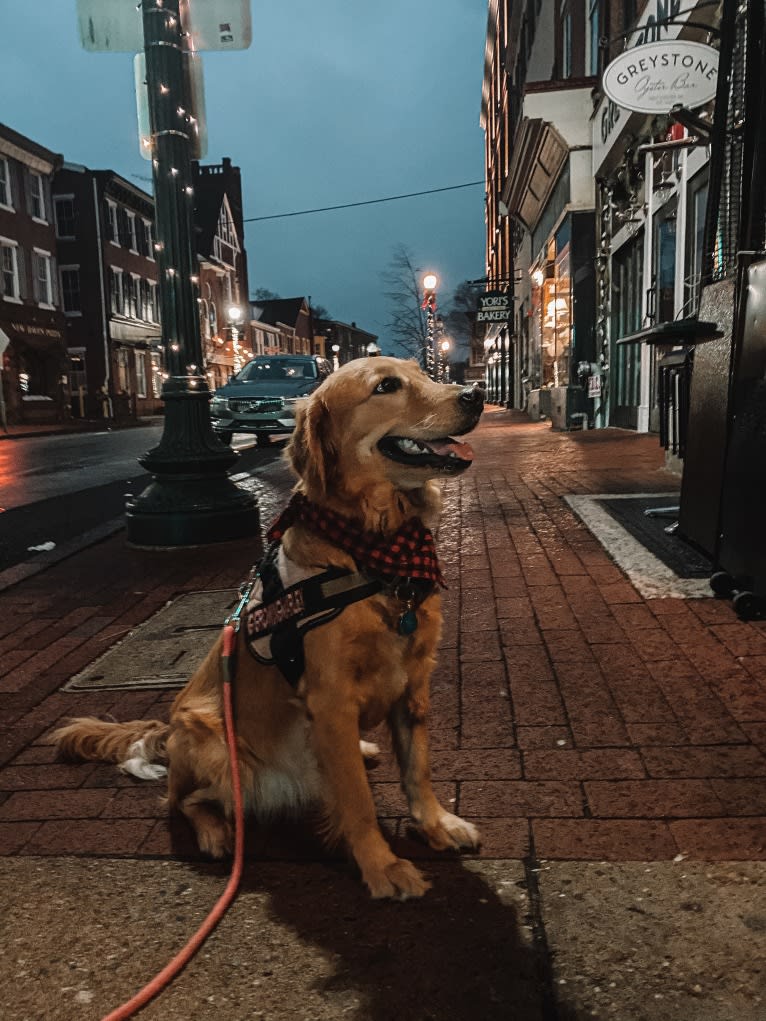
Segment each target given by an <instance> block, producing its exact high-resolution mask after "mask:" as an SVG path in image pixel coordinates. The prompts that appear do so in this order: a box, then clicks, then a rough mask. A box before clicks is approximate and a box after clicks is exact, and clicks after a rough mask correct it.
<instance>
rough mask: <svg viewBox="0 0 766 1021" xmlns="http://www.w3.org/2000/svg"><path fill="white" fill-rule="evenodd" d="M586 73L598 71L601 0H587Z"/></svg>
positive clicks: (593, 73)
mask: <svg viewBox="0 0 766 1021" xmlns="http://www.w3.org/2000/svg"><path fill="white" fill-rule="evenodd" d="M588 6H589V10H588V41H589V54H588V57H589V63H588V74H592V75H597V74H598V72H599V54H600V52H601V51H600V49H599V39H600V38H601V9H600V8H601V0H588Z"/></svg>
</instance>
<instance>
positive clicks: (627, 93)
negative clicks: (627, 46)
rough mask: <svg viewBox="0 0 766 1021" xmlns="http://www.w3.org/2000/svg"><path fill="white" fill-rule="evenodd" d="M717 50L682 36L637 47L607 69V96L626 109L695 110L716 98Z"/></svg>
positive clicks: (605, 75) (661, 112)
mask: <svg viewBox="0 0 766 1021" xmlns="http://www.w3.org/2000/svg"><path fill="white" fill-rule="evenodd" d="M717 78H718V51H717V50H714V49H713V48H712V47H710V46H705V45H704V44H703V43H694V42H687V41H686V40H683V39H665V40H663V41H662V42H656V43H648V44H647V45H645V46H634V47H633V49H631V50H626V51H625V52H624V53H621V54H620V56H619V57H617V58H616V59H615V60H613V61H612V63H611V64H609V66H608V67H607V68H606V70H605V71H604V77H603V81H602V84H603V88H604V92H605V93H606V94H607V96H608V97H609V98H610V99H611V100H613V101H614V102H615V103H617V105H618V106H621V107H623V108H624V109H626V110H635V111H637V112H638V113H652V114H663V113H670V111H671V110H672V108H673V107H674V106H683V107H686V109H687V110H693V109H696V108H697V107H700V106H703V105H704V104H705V103H708V102H709V101H710V100H711V99H713V98H714V97H715V91H716V81H717Z"/></svg>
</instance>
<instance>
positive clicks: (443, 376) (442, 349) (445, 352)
mask: <svg viewBox="0 0 766 1021" xmlns="http://www.w3.org/2000/svg"><path fill="white" fill-rule="evenodd" d="M451 347H452V342H451V341H450V340H449V339H448V338H447V337H445V338H444V339H443V340H442V342H441V343H440V344H439V382H440V383H449V349H450V348H451Z"/></svg>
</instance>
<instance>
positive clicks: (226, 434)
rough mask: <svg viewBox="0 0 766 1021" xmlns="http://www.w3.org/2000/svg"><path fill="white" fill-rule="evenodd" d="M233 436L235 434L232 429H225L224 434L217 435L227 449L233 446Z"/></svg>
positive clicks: (218, 433)
mask: <svg viewBox="0 0 766 1021" xmlns="http://www.w3.org/2000/svg"><path fill="white" fill-rule="evenodd" d="M233 435H234V433H233V432H232V431H231V429H225V430H223V431H222V432H217V433H216V436H217V437H218V439H219V440H220V441H221V443H225V444H226V446H227V447H230V446H231V438H232V436H233Z"/></svg>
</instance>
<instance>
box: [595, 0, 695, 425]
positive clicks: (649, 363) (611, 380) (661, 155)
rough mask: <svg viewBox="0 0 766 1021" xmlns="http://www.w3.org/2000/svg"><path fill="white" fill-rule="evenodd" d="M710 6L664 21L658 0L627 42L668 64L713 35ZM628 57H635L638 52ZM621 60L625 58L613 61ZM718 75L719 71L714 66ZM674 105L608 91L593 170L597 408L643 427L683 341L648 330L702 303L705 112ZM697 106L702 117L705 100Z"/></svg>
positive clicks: (604, 419)
mask: <svg viewBox="0 0 766 1021" xmlns="http://www.w3.org/2000/svg"><path fill="white" fill-rule="evenodd" d="M702 7H703V8H704V10H702V9H700V11H699V12H697V11H696V10H695V5H694V4H690V5H688V6H685V7H684V8H683V10H681V9H680V8H679V9H678V10H673V11H672V15H673V20H672V21H668V20H667V19H665V20H664V21H662V19H660V21H661V22H662V23H661V24H656V22H657V21H658V19H659V13H658V0H650V2H649V3H648V4H647V6H646V8H645V9H644V11H643V13H642V15H641V17H640V18H639V20H638V21H637V23H636V26H635V31H634V32H633V33H631V34H629V35H628V37H627V40H626V41H627V50H632V49H633V48H634V47H635V46H637V45H642V46H646V49H644V50H642V51H641V54H642V57H643V59H645V60H649V61H650V62H651V59H652V52H650V45H649V44H653V45H654V46H655V49H656V50H657V55H656V56H655V57H654V58H653V59H655V60H656V62H657V64H658V66H659V63H660V61H661V60H663V59H668V57H666V56H665V55H667V54H670V52H671V51H670V50H669V49H668V47H671V48H672V47H674V46H675V47H676V48H678V49H679V51H680V50H681V48H682V46H683V45H684V44H685V43H687V42H689V41H691V44H692V46H693V45H694V40H695V39H697V40H699V38H700V37H702V38H703V39H704V38H707V36H706V33H705V32H704V30H703V29H701V28H700V27H699V22H700V20H709V19H710V17H711V16H712V14H711V12H710V10H709V9H708V8H707V6H706V5H704V4H703V5H702ZM692 12H694V17H692V18H691V19H690V15H691V13H692ZM689 20H690V21H691V22H692V24H691V25H689V24H687V21H689ZM647 26H650V27H651V31H650V30H649V27H647ZM674 40H679V42H678V43H675V44H674V42H673V41H674ZM663 47H665V49H663ZM700 49H704V47H701V48H700ZM681 56H682V59H687V57H686V55H685V54H682V55H681ZM622 59H626V58H625V57H623V58H622ZM628 59H629V60H630V61H632V66H635V64H636V63H637V58H628ZM673 59H676V58H675V57H674V58H673ZM617 63H618V61H617V59H615V61H613V64H612V65H610V67H612V66H615V65H616V64H617ZM711 66H712V65H711ZM608 73H609V68H607V71H606V72H605V74H608ZM710 75H711V80H713V76H714V72H713V71H711V72H710ZM671 84H673V83H671ZM663 87H665V85H663ZM658 90H659V85H658ZM671 106H672V104H669V105H668V107H667V110H665V111H662V110H660V112H656V111H655V112H653V113H650V112H646V111H638V110H632V111H631V110H629V109H625V108H622V107H620V106H619V105H618V104H617V103H616V102H614V100H613V99H610V98H608V97H607V96H606V95H605V96H604V97H603V98H602V100H601V101H600V103H599V104H598V105H597V107H596V110H595V112H594V116H593V121H592V127H593V149H592V152H593V176H594V178H595V179H596V184H597V189H598V194H597V258H596V293H597V306H596V315H595V322H596V348H597V359H598V365H599V371H600V374H601V376H602V379H603V387H602V394H601V397H600V398H599V400H598V401H597V402H596V408H595V413H596V424H597V425H599V426H606V425H614V426H620V427H623V428H631V429H637V430H638V431H641V432H647V431H656V430H657V429H658V428H659V409H658V401H657V393H658V387H657V382H658V377H657V366H658V363H660V362H661V360H662V358H663V357H664V356H665V355H666V354H667V353H668V352H669V351H670V350H671V349H672V346H673V345H672V344H668V345H667V346H664V345H662V344H656V343H652V344H649V343H647V342H646V341H645V340H643V339H641V338H642V334H643V332H644V331H646V330H647V329H648V328H651V327H655V326H658V325H659V324H662V323H672V322H673V321H675V320H679V319H682V318H685V317H689V316H693V315H695V314H696V310H697V302H698V298H699V282H700V274H701V258H702V246H703V233H704V219H705V203H706V198H707V161H708V150H707V147H706V144H705V143H706V142H707V135H706V133H705V131H704V122H703V125H702V128H701V129H700V131H698V132H690V131H689V130H688V129H687V128H685V127H683V126H682V124H681V123H680V121H679V120H677V119H675V118H674V117H671V116H670V109H671ZM695 110H696V114H695V116H697V117H699V112H700V110H699V105H696V106H695ZM630 338H636V339H635V340H632V341H631V340H630Z"/></svg>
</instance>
